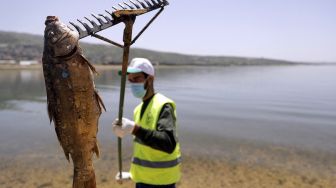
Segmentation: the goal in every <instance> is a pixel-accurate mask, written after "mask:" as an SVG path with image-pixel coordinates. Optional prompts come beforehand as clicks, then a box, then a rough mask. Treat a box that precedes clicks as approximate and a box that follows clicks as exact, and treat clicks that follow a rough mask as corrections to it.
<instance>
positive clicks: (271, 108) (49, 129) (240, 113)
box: [0, 65, 336, 155]
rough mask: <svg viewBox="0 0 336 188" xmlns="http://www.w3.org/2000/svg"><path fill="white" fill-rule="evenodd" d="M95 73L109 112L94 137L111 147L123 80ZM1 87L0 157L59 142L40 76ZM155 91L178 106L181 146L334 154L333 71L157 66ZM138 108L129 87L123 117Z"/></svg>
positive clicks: (15, 75) (2, 81)
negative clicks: (230, 144) (242, 145)
mask: <svg viewBox="0 0 336 188" xmlns="http://www.w3.org/2000/svg"><path fill="white" fill-rule="evenodd" d="M100 72H101V75H100V76H99V77H96V86H97V88H98V89H99V91H100V94H101V96H102V98H103V100H104V102H105V105H106V106H107V108H108V111H107V112H105V113H104V114H102V116H101V119H100V130H99V135H98V138H99V140H100V141H101V142H102V143H113V144H115V140H116V138H115V137H113V136H112V133H111V127H110V124H111V122H112V120H113V119H114V118H115V117H116V116H117V110H118V100H119V87H118V85H119V81H120V80H119V79H120V78H119V76H117V73H116V70H109V71H100ZM0 85H1V87H0V152H1V155H5V154H13V153H14V154H17V153H20V152H24V151H27V150H31V149H34V148H37V149H38V148H39V147H43V146H44V145H48V144H49V143H51V144H55V143H56V144H57V139H56V136H55V133H54V130H53V125H49V121H48V117H47V113H46V96H45V90H44V80H43V77H42V73H41V71H40V70H22V71H0ZM155 87H156V90H157V91H159V92H161V93H163V94H165V95H167V96H169V97H171V98H172V99H174V100H175V101H176V103H177V112H178V120H179V130H180V134H179V137H180V140H181V143H182V144H183V146H184V147H188V148H191V149H192V148H195V150H196V149H197V148H199V147H203V148H204V147H205V150H206V149H207V148H206V147H208V146H209V147H208V149H209V150H210V148H212V147H211V146H214V148H215V149H217V150H221V149H223V150H225V149H226V148H225V146H224V142H226V141H227V140H235V141H237V142H239V141H240V140H241V141H244V142H251V143H260V144H266V145H267V144H272V145H281V146H288V147H297V148H306V149H309V150H324V151H328V152H332V153H336V66H307V65H298V66H250V67H249V66H243V67H175V68H161V69H159V70H158V71H157V77H156V80H155ZM138 102H139V101H138V100H137V99H135V98H133V97H132V96H131V95H130V92H129V89H128V88H127V94H126V99H125V109H124V112H125V113H124V114H125V116H126V117H132V111H133V108H134V107H135V106H136V104H137V103H138ZM126 143H129V140H128V141H127V140H126ZM222 143H223V144H222Z"/></svg>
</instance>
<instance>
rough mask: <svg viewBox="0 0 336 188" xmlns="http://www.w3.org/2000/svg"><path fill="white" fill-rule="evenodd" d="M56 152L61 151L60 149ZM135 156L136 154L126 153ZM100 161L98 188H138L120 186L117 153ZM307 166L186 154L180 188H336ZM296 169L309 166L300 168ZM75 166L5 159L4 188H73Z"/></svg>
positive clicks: (0, 177) (330, 176)
mask: <svg viewBox="0 0 336 188" xmlns="http://www.w3.org/2000/svg"><path fill="white" fill-rule="evenodd" d="M54 149H55V148H54ZM49 150H50V149H49ZM126 151H130V150H126ZM102 154H103V155H102V156H101V158H100V159H95V160H94V161H95V169H96V179H97V187H99V188H111V187H120V188H132V187H134V184H133V183H132V182H125V183H124V184H123V185H119V184H117V183H116V182H115V180H114V176H115V173H116V172H117V169H118V168H117V164H118V163H117V161H116V152H115V149H113V148H110V149H108V150H106V151H102ZM253 155H254V156H253V158H258V159H262V158H263V157H265V156H263V155H265V153H262V152H260V153H254V154H253ZM123 158H124V163H123V164H124V169H125V170H126V169H128V168H129V161H130V153H129V152H128V153H124V157H123ZM304 163H305V161H302V160H301V159H300V158H297V159H295V157H291V158H289V159H287V160H286V161H285V162H284V163H283V165H280V166H279V165H274V166H272V165H265V164H260V163H258V162H257V161H239V160H236V159H227V158H225V157H220V156H211V155H209V156H206V155H195V154H193V152H192V151H186V152H184V155H183V163H182V171H183V177H182V180H181V182H179V183H178V187H179V188H191V187H193V188H198V187H199V188H203V187H209V188H222V187H228V188H241V187H246V188H249V187H253V188H254V187H255V188H259V187H265V188H266V187H267V188H269V187H285V188H297V187H306V188H310V187H316V188H322V187H323V188H333V187H336V179H335V171H334V170H335V169H334V168H332V169H329V170H328V169H325V171H324V172H323V173H321V170H319V169H318V168H314V167H304V165H305V164H304ZM296 166H303V168H302V169H296ZM72 167H73V166H72V164H71V163H70V164H69V163H68V162H67V161H66V160H65V157H64V156H63V154H62V152H61V150H60V148H58V150H57V151H55V150H54V151H48V152H47V151H46V150H44V149H43V150H40V151H31V152H25V153H22V154H19V155H17V156H15V157H10V156H7V157H6V156H4V155H2V156H1V165H0V187H4V188H9V187H13V188H14V187H15V188H16V187H25V188H33V187H34V188H36V187H37V188H46V187H55V188H56V187H71V183H72V170H73V169H72Z"/></svg>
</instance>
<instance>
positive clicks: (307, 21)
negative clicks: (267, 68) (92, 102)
mask: <svg viewBox="0 0 336 188" xmlns="http://www.w3.org/2000/svg"><path fill="white" fill-rule="evenodd" d="M118 2H120V1H116V0H96V1H94V0H91V1H88V0H57V1H56V0H55V1H42V0H29V1H23V0H2V1H1V5H0V6H1V7H0V30H6V31H17V32H26V33H34V34H41V35H42V34H43V30H44V20H45V17H46V16H47V15H57V16H59V17H60V18H61V20H62V21H64V22H66V23H67V22H68V21H74V20H76V19H77V18H83V17H84V16H89V15H90V13H103V12H104V10H105V9H109V10H111V8H110V7H111V6H112V5H116V4H117V3H118ZM148 19H149V16H148V15H144V16H141V17H139V18H138V19H137V21H136V23H135V24H136V26H135V30H138V29H139V28H140V27H141V26H142V25H143V24H144V23H145V21H146V20H148ZM121 28H123V26H122V25H120V26H118V27H116V28H110V29H108V30H106V31H104V32H102V33H101V34H102V35H105V36H108V37H109V38H111V39H114V40H118V41H121ZM89 38H90V37H89ZM85 41H89V42H100V41H98V40H96V39H92V38H91V39H87V40H85ZM135 47H140V48H147V49H153V50H160V51H168V52H177V53H186V54H200V55H232V56H249V57H265V58H276V59H286V60H293V61H329V62H336V1H335V0H253V1H251V0H208V1H201V0H199V1H191V0H189V1H187V0H170V5H169V6H168V7H166V10H165V11H164V12H163V14H162V15H161V16H160V17H159V18H158V19H157V20H156V21H155V22H154V23H153V24H152V26H151V27H150V28H149V29H148V31H146V32H145V33H144V34H143V36H142V37H141V38H140V39H139V40H138V41H137V43H136V45H135Z"/></svg>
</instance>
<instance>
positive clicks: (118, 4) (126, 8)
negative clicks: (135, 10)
mask: <svg viewBox="0 0 336 188" xmlns="http://www.w3.org/2000/svg"><path fill="white" fill-rule="evenodd" d="M118 5H119V6H120V7H121V8H122V9H127V8H126V7H124V6H123V5H122V4H121V3H118Z"/></svg>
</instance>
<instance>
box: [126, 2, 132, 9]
mask: <svg viewBox="0 0 336 188" xmlns="http://www.w3.org/2000/svg"><path fill="white" fill-rule="evenodd" d="M124 4H125V5H127V6H128V7H129V8H130V9H134V7H133V6H131V5H130V4H128V3H126V2H124Z"/></svg>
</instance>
